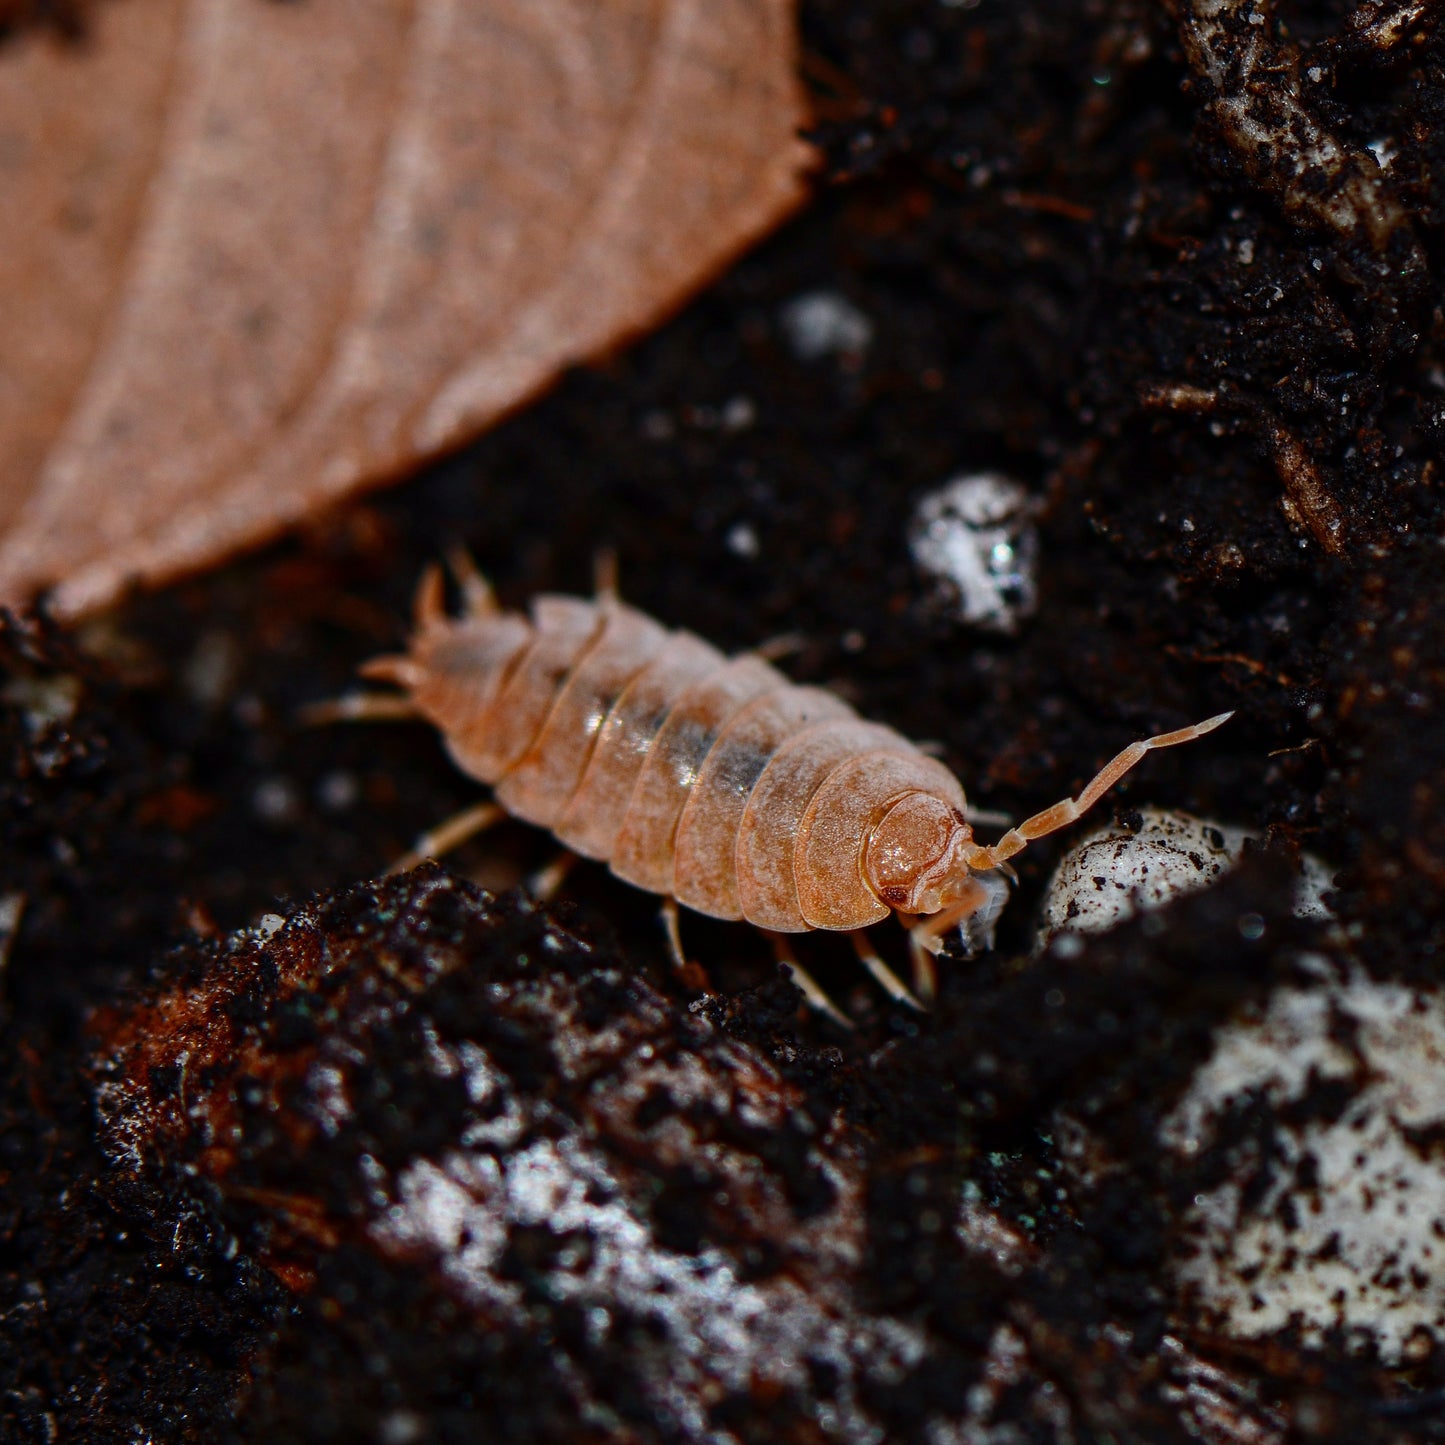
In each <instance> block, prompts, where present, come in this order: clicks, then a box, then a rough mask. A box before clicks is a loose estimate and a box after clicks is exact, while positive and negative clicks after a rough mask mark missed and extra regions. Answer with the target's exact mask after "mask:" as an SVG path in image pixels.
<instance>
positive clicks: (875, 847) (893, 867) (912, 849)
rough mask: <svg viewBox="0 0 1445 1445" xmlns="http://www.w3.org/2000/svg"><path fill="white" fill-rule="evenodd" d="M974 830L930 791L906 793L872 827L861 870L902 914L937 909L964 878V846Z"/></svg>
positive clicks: (966, 873) (955, 892) (953, 896)
mask: <svg viewBox="0 0 1445 1445" xmlns="http://www.w3.org/2000/svg"><path fill="white" fill-rule="evenodd" d="M972 840H973V829H972V828H970V827H969V825H968V824H967V823H966V822H965V821H964V818H963V814H961V813H960V812H959V811H958V810H957V809H956V808H954V807H951V806H950V805H949V804H948V803H946V802H945V801H944V800H943V799H942V798H935V797H933V796H932V794H929V793H905V794H904V795H903V797H901V798H899V799H897V801H895V802H894V803H893V804H892V805H891V806H890V807H889V809H888V811H887V812H886V813H885V814H884V815H883V817H882V818H881V819H880V820H879V822H878V823H877V825H876V826H875V827H874V828H873V829H872V830H871V833H870V835H869V837H868V841H867V843H866V845H865V847H864V850H863V874H864V877H865V878H866V879H867V882H868V886H869V887H870V888H871V889H872V890H873V892H874V893H876V894H877V895H878V897H879V899H880V900H881V901H882V902H884V903H886V904H887V905H888V906H889V907H890V908H896V909H897V910H898V911H899V912H900V913H937V912H938V911H939V910H940V909H943V908H947V907H948V906H949V905H950V904H952V903H953V902H954V901H955V900H956V898H957V897H958V896H959V895H960V886H961V885H963V884H966V883H967V880H968V876H969V868H968V864H967V863H966V862H965V861H964V849H965V848H966V847H967V845H968V844H969V843H970V842H972Z"/></svg>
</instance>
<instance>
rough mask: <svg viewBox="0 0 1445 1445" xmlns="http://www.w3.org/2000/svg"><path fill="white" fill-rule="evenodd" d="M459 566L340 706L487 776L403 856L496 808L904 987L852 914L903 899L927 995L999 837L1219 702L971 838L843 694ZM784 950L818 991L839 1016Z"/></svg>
mask: <svg viewBox="0 0 1445 1445" xmlns="http://www.w3.org/2000/svg"><path fill="white" fill-rule="evenodd" d="M454 566H455V568H456V571H457V574H458V580H459V583H460V585H461V588H462V591H463V594H464V601H465V605H464V608H463V611H462V614H461V615H460V616H457V617H454V616H451V615H449V614H448V612H447V610H446V607H445V603H444V597H443V581H442V575H441V572H440V570H439V569H436V568H432V569H430V570H429V571H428V572H427V574H426V576H425V577H424V578H423V581H422V584H421V587H420V589H419V591H418V595H417V604H416V626H415V631H414V633H413V635H412V638H411V643H410V647H409V650H408V651H407V652H406V653H405V654H403V655H400V656H392V657H381V658H377V659H375V660H374V661H372V662H370V663H368V664H367V665H366V666H365V668H364V669H363V672H364V674H365V675H366V676H368V677H372V678H377V679H382V680H385V681H388V682H392V683H395V684H397V685H398V686H400V687H401V688H403V689H404V690H405V693H406V697H405V699H367V698H357V699H353V700H352V701H351V704H350V705H349V706H348V705H345V704H343V705H342V707H340V708H338V709H336V710H334V712H333V715H336V714H337V713H341V714H344V715H348V716H353V717H354V716H379V715H393V716H394V715H397V714H398V713H400V712H402V711H408V712H414V713H417V714H420V715H421V716H422V717H424V718H426V719H427V720H429V721H430V722H431V723H433V724H434V725H435V726H436V727H437V728H438V729H439V731H440V732H441V735H442V737H443V739H444V740H445V743H446V746H447V749H448V751H449V752H450V754H451V756H452V758H453V759H454V760H455V762H456V764H457V766H458V767H459V768H460V769H461V770H462V771H463V772H465V773H467V774H468V775H469V776H471V777H474V778H476V779H478V780H480V781H481V782H483V783H487V784H489V785H491V787H492V788H493V791H494V797H495V804H489V805H482V806H480V807H478V808H475V809H470V810H468V812H467V813H466V814H464V815H462V816H461V817H460V818H459V819H457V820H455V821H454V823H453V824H450V825H447V826H446V827H444V828H442V829H439V830H438V831H437V832H436V833H434V834H431V835H429V836H428V838H427V839H425V840H423V842H422V844H421V845H419V854H418V855H416V856H422V855H425V854H426V853H430V852H440V851H442V850H443V848H444V847H448V846H454V844H455V843H456V842H457V841H459V840H460V839H461V838H462V837H464V836H467V835H469V834H470V833H472V832H474V831H476V830H477V829H478V828H480V827H482V826H485V825H486V824H487V823H489V822H491V821H493V819H494V818H496V817H499V816H502V815H503V810H504V811H505V814H509V815H511V816H513V817H516V818H521V819H523V820H525V821H526V822H529V823H533V824H536V825H537V826H538V827H542V828H548V829H550V830H551V831H552V833H553V834H555V835H556V837H557V838H558V839H559V840H560V841H561V842H562V843H563V844H564V845H565V846H566V847H567V848H568V849H570V850H572V851H573V852H575V853H578V854H581V855H582V856H584V857H587V858H594V859H598V860H601V861H604V862H606V863H607V864H608V866H609V867H610V868H611V870H612V872H613V873H615V874H616V875H617V876H618V877H619V878H621V879H624V880H625V881H626V882H628V883H632V884H635V885H636V886H637V887H639V888H645V889H649V890H651V891H652V892H654V893H659V894H662V895H663V896H664V898H665V899H666V900H669V902H671V901H672V900H675V901H676V903H680V904H683V905H684V906H686V907H688V908H691V909H694V910H696V911H697V912H699V913H704V914H708V915H710V916H712V917H714V918H724V919H742V920H746V921H747V922H749V923H753V924H756V925H757V926H758V927H760V928H762V929H765V930H767V931H769V932H770V933H771V934H773V935H775V936H776V935H785V934H790V933H801V932H806V931H808V930H811V929H831V930H838V931H844V932H848V933H850V934H851V935H853V938H854V942H855V945H856V946H857V948H858V952H859V956H860V958H861V959H862V960H863V962H864V963H865V964H866V965H867V966H868V967H869V968H870V970H871V971H872V972H873V973H874V976H875V977H876V978H878V980H879V982H880V983H882V984H883V986H884V987H886V988H887V989H888V990H889V992H890V993H892V994H894V996H895V997H899V998H903V999H907V1000H909V1001H910V1002H911V1001H912V996H911V995H910V994H909V993H908V991H907V990H906V989H905V988H904V987H903V985H902V984H901V983H900V982H899V981H898V980H897V979H896V978H895V977H894V976H893V974H892V973H891V972H890V971H889V970H888V969H887V967H886V965H884V964H883V963H882V961H881V960H880V959H879V958H878V957H877V955H876V953H875V952H874V951H873V949H872V948H871V946H870V945H869V944H868V943H867V940H866V938H865V936H864V935H863V933H862V930H864V929H866V928H867V927H868V926H869V925H870V924H874V923H877V922H879V921H880V920H882V919H884V918H886V917H887V916H888V915H889V914H890V913H897V914H899V915H902V916H903V917H904V918H905V919H906V920H907V923H908V932H909V939H910V944H911V949H912V954H913V962H914V976H915V987H917V988H918V989H919V991H920V992H921V993H923V994H925V995H927V994H931V992H932V989H933V973H932V959H933V956H934V955H936V954H937V953H938V952H939V951H940V950H941V949H942V947H943V941H944V939H945V937H946V936H947V934H948V933H949V932H950V931H951V930H952V929H954V928H956V927H960V926H962V927H963V928H964V931H965V938H966V939H968V940H970V941H972V942H974V943H978V942H982V941H985V940H986V939H987V938H988V937H989V936H990V934H991V932H992V927H993V924H994V921H995V920H996V918H997V916H998V914H999V912H1000V910H1001V909H1002V907H1003V904H1004V902H1005V900H1006V899H1007V896H1008V883H1007V881H1006V879H1005V877H1004V876H1003V875H1004V874H1005V873H1007V872H1008V870H1007V869H1006V868H1005V867H1004V866H1003V865H1004V864H1005V861H1006V860H1007V859H1008V858H1011V857H1012V856H1013V855H1014V854H1016V853H1018V852H1019V851H1020V850H1021V849H1022V848H1024V847H1025V846H1026V844H1027V843H1029V842H1030V841H1031V840H1032V839H1035V838H1039V837H1042V836H1043V835H1044V834H1046V833H1050V832H1053V831H1054V830H1055V829H1056V828H1061V827H1063V826H1064V825H1065V824H1067V823H1070V822H1072V821H1073V820H1074V819H1075V818H1077V817H1078V816H1079V815H1080V814H1081V813H1082V812H1083V811H1084V810H1085V809H1087V808H1088V807H1090V806H1091V805H1092V804H1093V803H1094V802H1096V801H1097V800H1098V798H1099V797H1100V796H1101V795H1102V794H1103V792H1104V791H1105V790H1106V789H1107V788H1109V787H1110V786H1112V784H1113V783H1115V782H1116V781H1117V780H1118V779H1119V778H1120V777H1122V776H1123V774H1124V773H1125V772H1127V771H1128V770H1129V769H1130V768H1131V767H1133V766H1134V764H1135V763H1137V762H1138V761H1139V759H1140V758H1142V757H1143V756H1144V754H1145V753H1146V752H1148V751H1149V750H1150V749H1151V748H1162V747H1170V746H1172V745H1174V744H1176V743H1183V742H1188V741H1191V740H1192V739H1194V738H1198V737H1201V736H1202V735H1203V734H1205V733H1207V732H1209V731H1210V730H1211V729H1213V728H1216V727H1218V726H1219V725H1220V724H1221V723H1222V722H1224V721H1225V720H1226V719H1227V718H1229V717H1230V716H1232V714H1231V713H1222V714H1220V715H1219V716H1217V717H1212V718H1209V719H1208V720H1207V721H1205V722H1202V723H1197V724H1195V725H1194V726H1192V727H1187V728H1181V729H1179V730H1178V731H1176V732H1170V733H1163V734H1161V735H1160V736H1158V737H1153V738H1149V739H1147V740H1145V741H1142V742H1136V743H1133V744H1131V745H1130V746H1129V747H1128V748H1126V749H1125V750H1124V751H1123V752H1121V753H1120V754H1119V755H1118V756H1117V757H1116V758H1115V759H1114V760H1113V761H1112V762H1111V763H1109V764H1108V766H1107V767H1105V768H1104V769H1103V770H1102V771H1101V772H1100V773H1099V774H1098V776H1097V777H1095V778H1094V780H1093V781H1092V782H1091V783H1090V784H1089V785H1088V787H1087V788H1085V789H1084V791H1083V792H1082V793H1081V794H1080V795H1079V797H1078V798H1076V799H1066V800H1064V801H1063V802H1061V803H1056V804H1055V805H1054V806H1053V807H1051V808H1047V809H1045V810H1044V811H1043V812H1041V813H1038V814H1036V815H1035V816H1033V817H1032V818H1029V819H1028V820H1027V821H1026V822H1024V823H1021V824H1019V825H1018V826H1017V827H1015V828H1010V829H1009V830H1008V831H1007V832H1006V833H1005V834H1004V835H1003V837H1002V838H1000V840H999V841H998V842H997V843H995V844H993V845H991V846H983V845H981V844H979V843H976V842H975V841H974V838H973V830H972V828H971V826H970V825H969V822H968V821H967V819H966V817H965V800H964V792H963V788H962V786H961V785H960V784H959V782H958V779H957V778H955V777H954V775H953V774H952V773H951V772H950V771H949V770H948V768H946V767H945V766H944V765H943V764H942V763H940V762H938V761H937V760H936V759H934V758H932V757H929V756H928V755H927V754H925V753H924V752H922V751H921V750H920V749H919V748H918V747H917V746H916V745H915V744H914V743H912V742H910V741H909V740H908V739H907V738H905V737H903V736H902V735H901V734H899V733H897V732H895V731H893V729H891V728H888V727H884V726H882V725H880V724H878V723H872V722H867V721H865V720H864V719H862V718H860V717H859V716H858V714H857V713H856V712H855V711H854V710H853V708H851V707H850V706H849V705H848V704H847V703H846V702H844V701H843V700H842V699H841V698H840V697H838V696H837V695H836V694H834V693H832V692H829V691H827V690H825V689H822V688H816V687H805V686H800V685H798V684H796V683H792V682H789V681H788V679H787V678H786V677H784V676H783V675H782V673H780V672H778V671H777V669H775V668H774V667H772V666H771V665H770V664H769V663H768V662H766V661H764V660H763V658H762V657H760V656H758V655H756V654H753V653H744V654H742V655H741V656H738V657H732V658H729V657H726V656H725V655H724V654H723V653H721V652H719V651H718V650H717V649H716V648H714V647H712V646H710V645H709V644H708V643H706V642H704V641H702V640H701V639H700V638H698V637H697V636H695V635H694V634H693V633H691V632H687V631H681V630H671V629H668V628H666V627H664V626H662V625H661V624H660V623H658V622H655V621H653V620H652V619H651V618H649V617H647V616H645V615H644V614H643V613H641V612H639V611H637V610H636V609H634V608H632V607H629V606H627V605H626V604H624V603H622V602H620V601H619V600H617V598H616V596H615V595H613V594H612V593H611V591H610V590H608V589H604V590H603V592H602V593H601V594H600V595H599V596H598V597H597V598H596V599H594V600H590V601H589V600H584V599H581V598H576V597H563V596H555V595H543V596H539V597H537V598H535V599H534V600H533V603H532V606H531V610H530V616H523V615H521V614H519V613H515V612H506V611H503V610H501V609H500V608H499V607H498V605H497V603H496V600H495V598H494V596H493V594H492V591H491V588H490V587H489V585H488V584H487V583H486V581H485V579H483V578H482V577H481V575H480V574H479V573H477V572H476V570H475V568H473V567H472V566H471V565H470V563H469V562H467V561H466V560H465V559H460V560H458V561H457V562H455V563H454ZM671 923H672V925H673V926H672V927H671V928H670V937H671V938H672V940H673V943H674V951H675V952H676V929H675V917H673V918H672V919H671ZM788 961H789V962H790V963H791V964H792V965H793V967H794V969H795V976H796V977H797V979H798V982H799V983H800V984H801V985H802V987H803V988H804V991H805V993H806V994H807V995H808V997H809V999H810V1001H811V1002H812V1003H814V1004H815V1005H816V1006H817V1007H819V1008H822V1009H824V1010H825V1011H827V1012H829V1013H833V1014H835V1016H836V1011H835V1010H834V1009H833V1008H832V1006H831V1004H829V1002H828V1001H827V999H826V996H824V995H823V994H822V993H821V991H820V990H818V988H817V986H816V985H815V984H814V983H813V982H812V980H811V979H809V978H808V976H807V975H806V973H804V972H803V970H801V969H799V968H798V967H797V965H796V961H795V960H793V959H791V958H789V959H788Z"/></svg>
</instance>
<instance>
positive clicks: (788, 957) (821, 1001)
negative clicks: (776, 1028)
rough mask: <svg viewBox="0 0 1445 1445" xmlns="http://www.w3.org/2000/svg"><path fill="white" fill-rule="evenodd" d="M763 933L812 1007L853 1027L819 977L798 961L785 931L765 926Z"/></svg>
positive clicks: (846, 1027)
mask: <svg viewBox="0 0 1445 1445" xmlns="http://www.w3.org/2000/svg"><path fill="white" fill-rule="evenodd" d="M762 932H763V933H766V934H767V935H768V941H769V942H770V943H771V944H772V945H773V953H774V955H775V956H776V958H777V960H778V962H779V963H781V964H783V965H784V966H785V967H786V968H787V969H788V971H789V972H790V973H791V974H792V975H793V982H794V983H795V984H797V985H798V987H799V988H800V989H802V991H803V997H804V998H805V999H806V1000H807V1001H808V1006H809V1007H810V1008H813V1009H816V1010H817V1011H818V1012H819V1013H820V1014H824V1015H826V1016H827V1017H828V1018H830V1019H832V1020H833V1022H834V1023H835V1024H837V1025H838V1027H839V1028H841V1029H848V1030H849V1031H850V1032H851V1031H852V1028H853V1023H852V1021H851V1020H850V1019H849V1018H848V1017H847V1016H846V1015H845V1014H844V1013H843V1012H842V1011H841V1010H840V1009H839V1008H838V1006H837V1005H836V1004H835V1003H834V1002H833V1000H832V999H830V998H829V997H828V995H827V994H826V993H824V992H823V990H822V988H821V987H819V985H818V981H817V979H815V978H814V977H813V975H812V974H811V973H809V972H808V970H807V969H806V968H804V967H803V965H802V964H801V963H799V962H798V956H797V954H795V953H794V952H793V945H792V944H791V943H789V942H788V938H787V935H786V934H784V933H774V932H772V930H771V929H767V928H764V929H763V930H762Z"/></svg>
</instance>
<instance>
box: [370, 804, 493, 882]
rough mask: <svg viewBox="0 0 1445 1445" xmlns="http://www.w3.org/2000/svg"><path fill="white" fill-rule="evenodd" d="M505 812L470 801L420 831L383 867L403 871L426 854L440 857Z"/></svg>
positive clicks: (483, 829) (486, 827)
mask: <svg viewBox="0 0 1445 1445" xmlns="http://www.w3.org/2000/svg"><path fill="white" fill-rule="evenodd" d="M506 816H507V814H506V810H505V809H503V808H501V807H499V806H498V805H497V804H496V803H493V802H490V801H488V802H485V803H474V804H472V806H471V807H470V808H463V809H462V811H461V812H460V813H457V814H456V815H455V816H454V817H451V818H448V819H447V820H446V822H445V823H442V824H440V825H439V826H438V827H435V828H433V829H432V830H431V831H430V832H428V833H423V834H422V835H421V837H420V838H418V839H417V840H416V843H415V844H414V845H413V846H412V848H411V851H410V852H408V853H403V854H402V855H401V857H400V858H398V859H397V860H396V862H395V863H393V864H392V865H391V867H390V868H388V869H387V870H386V871H387V872H388V873H405V872H406V871H407V870H408V869H410V868H415V867H416V865H417V864H418V863H421V862H423V861H424V860H425V859H427V858H440V857H441V856H442V855H443V854H444V853H450V852H451V851H452V849H453V848H459V847H460V846H461V845H462V844H463V843H465V842H466V841H467V839H468V838H474V837H476V835H477V834H478V833H482V832H485V831H486V830H487V829H488V828H490V827H491V826H492V825H493V824H494V823H500V822H501V821H502V819H504V818H505V817H506Z"/></svg>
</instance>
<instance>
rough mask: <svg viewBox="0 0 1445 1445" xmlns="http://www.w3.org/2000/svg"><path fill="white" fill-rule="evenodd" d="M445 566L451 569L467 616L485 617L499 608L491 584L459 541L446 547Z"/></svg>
mask: <svg viewBox="0 0 1445 1445" xmlns="http://www.w3.org/2000/svg"><path fill="white" fill-rule="evenodd" d="M447 566H448V567H450V568H451V569H452V577H453V579H454V580H455V581H456V584H457V588H458V590H459V591H460V592H461V594H462V604H463V606H464V607H465V608H466V611H467V614H468V616H471V617H486V616H489V615H490V614H492V613H494V612H498V611H500V610H501V609H500V608H498V606H497V597H496V594H495V593H494V592H493V591H492V584H491V583H490V582H488V581H487V579H486V578H485V577H484V576H483V575H482V569H481V568H480V567H478V566H477V562H476V558H475V557H473V556H472V554H471V553H470V552H468V551H467V549H466V548H465V547H463V546H462V544H461V543H460V542H458V543H457V544H456V546H454V547H449V548H447Z"/></svg>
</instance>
